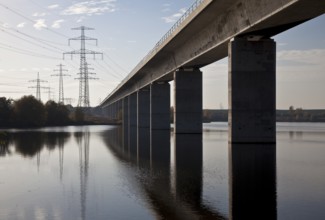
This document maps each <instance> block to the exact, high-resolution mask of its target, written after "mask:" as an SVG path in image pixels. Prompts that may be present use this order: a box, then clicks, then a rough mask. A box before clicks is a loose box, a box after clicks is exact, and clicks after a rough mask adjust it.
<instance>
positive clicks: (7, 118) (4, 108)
mask: <svg viewBox="0 0 325 220" xmlns="http://www.w3.org/2000/svg"><path fill="white" fill-rule="evenodd" d="M12 114H13V110H12V100H11V99H6V98H5V97H0V127H7V126H10V124H11V120H12Z"/></svg>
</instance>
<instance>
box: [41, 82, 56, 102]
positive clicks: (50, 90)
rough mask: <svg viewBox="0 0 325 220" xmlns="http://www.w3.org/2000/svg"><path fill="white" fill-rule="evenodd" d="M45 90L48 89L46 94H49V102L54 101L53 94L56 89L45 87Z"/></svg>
mask: <svg viewBox="0 0 325 220" xmlns="http://www.w3.org/2000/svg"><path fill="white" fill-rule="evenodd" d="M43 88H44V89H47V92H46V93H48V101H50V100H53V99H52V94H54V91H53V90H54V89H53V88H52V87H50V86H48V87H43Z"/></svg>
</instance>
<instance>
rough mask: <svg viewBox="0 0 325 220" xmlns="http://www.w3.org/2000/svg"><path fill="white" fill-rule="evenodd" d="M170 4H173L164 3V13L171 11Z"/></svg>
mask: <svg viewBox="0 0 325 220" xmlns="http://www.w3.org/2000/svg"><path fill="white" fill-rule="evenodd" d="M170 6H171V4H169V3H166V4H163V9H162V10H161V11H162V12H164V13H166V12H170V11H171V9H170Z"/></svg>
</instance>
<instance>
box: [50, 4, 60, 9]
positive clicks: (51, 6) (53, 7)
mask: <svg viewBox="0 0 325 220" xmlns="http://www.w3.org/2000/svg"><path fill="white" fill-rule="evenodd" d="M58 7H59V5H58V4H54V5H49V6H47V8H48V9H55V8H58Z"/></svg>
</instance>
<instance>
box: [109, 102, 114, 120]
mask: <svg viewBox="0 0 325 220" xmlns="http://www.w3.org/2000/svg"><path fill="white" fill-rule="evenodd" d="M108 115H109V119H111V120H112V119H113V112H112V104H110V105H109V106H108Z"/></svg>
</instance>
